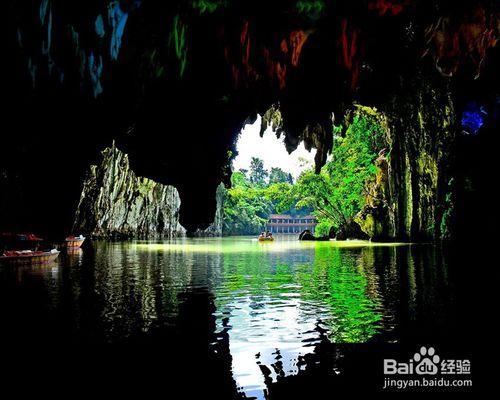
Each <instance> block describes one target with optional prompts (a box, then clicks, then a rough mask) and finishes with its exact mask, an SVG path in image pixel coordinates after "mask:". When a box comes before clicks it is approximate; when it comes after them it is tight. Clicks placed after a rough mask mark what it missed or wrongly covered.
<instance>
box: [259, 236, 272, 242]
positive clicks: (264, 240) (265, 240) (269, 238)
mask: <svg viewBox="0 0 500 400" xmlns="http://www.w3.org/2000/svg"><path fill="white" fill-rule="evenodd" d="M259 242H274V238H273V237H272V236H271V237H264V236H259Z"/></svg>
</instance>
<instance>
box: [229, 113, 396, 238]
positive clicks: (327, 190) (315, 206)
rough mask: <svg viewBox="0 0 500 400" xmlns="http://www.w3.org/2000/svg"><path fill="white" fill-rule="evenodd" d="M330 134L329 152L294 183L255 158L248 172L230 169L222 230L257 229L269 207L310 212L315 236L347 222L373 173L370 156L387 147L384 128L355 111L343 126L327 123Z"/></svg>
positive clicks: (359, 206)
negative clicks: (321, 163)
mask: <svg viewBox="0 0 500 400" xmlns="http://www.w3.org/2000/svg"><path fill="white" fill-rule="evenodd" d="M332 134H333V142H334V146H333V150H332V154H331V156H330V157H329V160H328V161H327V163H326V164H325V166H324V167H323V168H322V169H321V172H320V173H319V174H316V173H315V172H314V168H313V166H310V167H309V168H307V169H305V170H304V171H303V172H302V174H301V175H300V176H299V178H298V179H297V181H295V182H294V181H293V179H292V176H291V175H290V174H289V173H287V172H286V171H283V170H281V169H280V168H272V169H271V170H270V171H267V170H266V169H265V168H264V162H263V161H262V160H260V159H258V158H253V159H252V162H251V165H250V170H249V171H247V170H240V171H236V172H234V173H233V175H232V178H231V181H232V188H231V189H229V190H228V195H227V196H226V200H225V204H224V234H225V235H241V234H252V235H253V234H257V233H259V232H260V231H261V230H262V229H263V228H264V226H265V224H266V222H267V220H268V217H269V215H270V214H271V213H275V212H276V213H289V214H291V215H303V214H307V213H311V212H312V213H313V214H314V215H315V216H316V217H317V219H318V222H319V224H318V226H317V227H316V234H317V235H327V234H328V232H329V231H330V228H331V227H333V228H335V229H339V228H340V227H341V226H342V225H345V224H348V223H350V222H352V221H353V219H354V217H355V216H356V214H357V213H359V212H360V210H361V209H362V208H363V206H364V205H365V201H366V187H367V185H369V184H370V183H371V182H373V181H374V179H375V177H376V174H377V167H376V165H375V160H376V159H377V157H378V156H379V153H380V152H381V151H383V150H384V149H386V148H387V144H386V142H385V136H384V129H383V127H382V125H381V124H380V121H379V120H378V119H377V116H376V115H375V114H370V113H367V112H355V113H354V114H353V116H352V120H351V121H350V123H349V124H347V127H346V128H342V127H341V126H338V127H337V126H333V127H332Z"/></svg>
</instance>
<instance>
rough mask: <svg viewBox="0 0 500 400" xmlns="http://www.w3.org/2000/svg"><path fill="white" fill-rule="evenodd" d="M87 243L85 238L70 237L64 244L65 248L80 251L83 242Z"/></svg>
mask: <svg viewBox="0 0 500 400" xmlns="http://www.w3.org/2000/svg"><path fill="white" fill-rule="evenodd" d="M84 241H85V237H84V236H82V235H80V236H68V237H67V238H66V239H65V240H64V243H63V247H65V248H67V249H68V250H69V249H79V248H80V247H81V246H82V244H83V242H84Z"/></svg>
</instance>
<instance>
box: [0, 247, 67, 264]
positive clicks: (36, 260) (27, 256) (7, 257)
mask: <svg viewBox="0 0 500 400" xmlns="http://www.w3.org/2000/svg"><path fill="white" fill-rule="evenodd" d="M59 253H60V251H58V250H56V249H53V250H50V251H32V250H9V251H4V253H3V254H2V255H1V256H0V264H10V265H31V264H47V263H50V262H52V261H54V260H55V259H56V258H57V257H58V256H59Z"/></svg>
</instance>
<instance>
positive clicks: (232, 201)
mask: <svg viewBox="0 0 500 400" xmlns="http://www.w3.org/2000/svg"><path fill="white" fill-rule="evenodd" d="M262 123H263V122H262V117H261V116H257V119H256V120H255V122H253V123H251V124H246V125H245V126H244V127H243V129H242V130H241V133H240V135H239V137H238V139H237V143H236V156H235V158H234V159H233V160H232V171H233V172H232V176H231V186H232V188H231V189H230V190H229V191H228V194H227V198H226V201H225V205H224V207H225V210H224V211H225V212H224V234H225V235H258V234H260V233H261V232H262V231H264V230H265V231H269V232H270V233H273V234H287V235H295V236H297V235H298V234H299V233H300V232H302V231H303V230H305V229H309V230H311V231H312V232H314V229H315V226H316V218H315V217H314V216H313V215H312V211H313V209H312V208H311V207H308V206H305V207H296V204H295V203H294V202H292V201H285V200H286V196H285V197H280V196H278V195H280V194H283V193H286V192H289V191H291V190H293V187H294V185H295V184H296V182H297V181H298V180H299V179H300V177H301V176H302V175H303V174H304V173H313V171H314V165H315V163H314V156H315V152H316V150H315V149H313V150H311V151H308V150H307V149H306V148H305V146H304V144H303V143H300V144H299V146H298V147H297V148H296V149H295V150H294V151H293V152H291V153H288V151H287V150H286V146H285V143H284V134H280V133H277V132H275V131H274V130H273V128H272V127H271V126H270V125H268V126H267V128H266V129H265V130H264V131H261V124H262Z"/></svg>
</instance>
